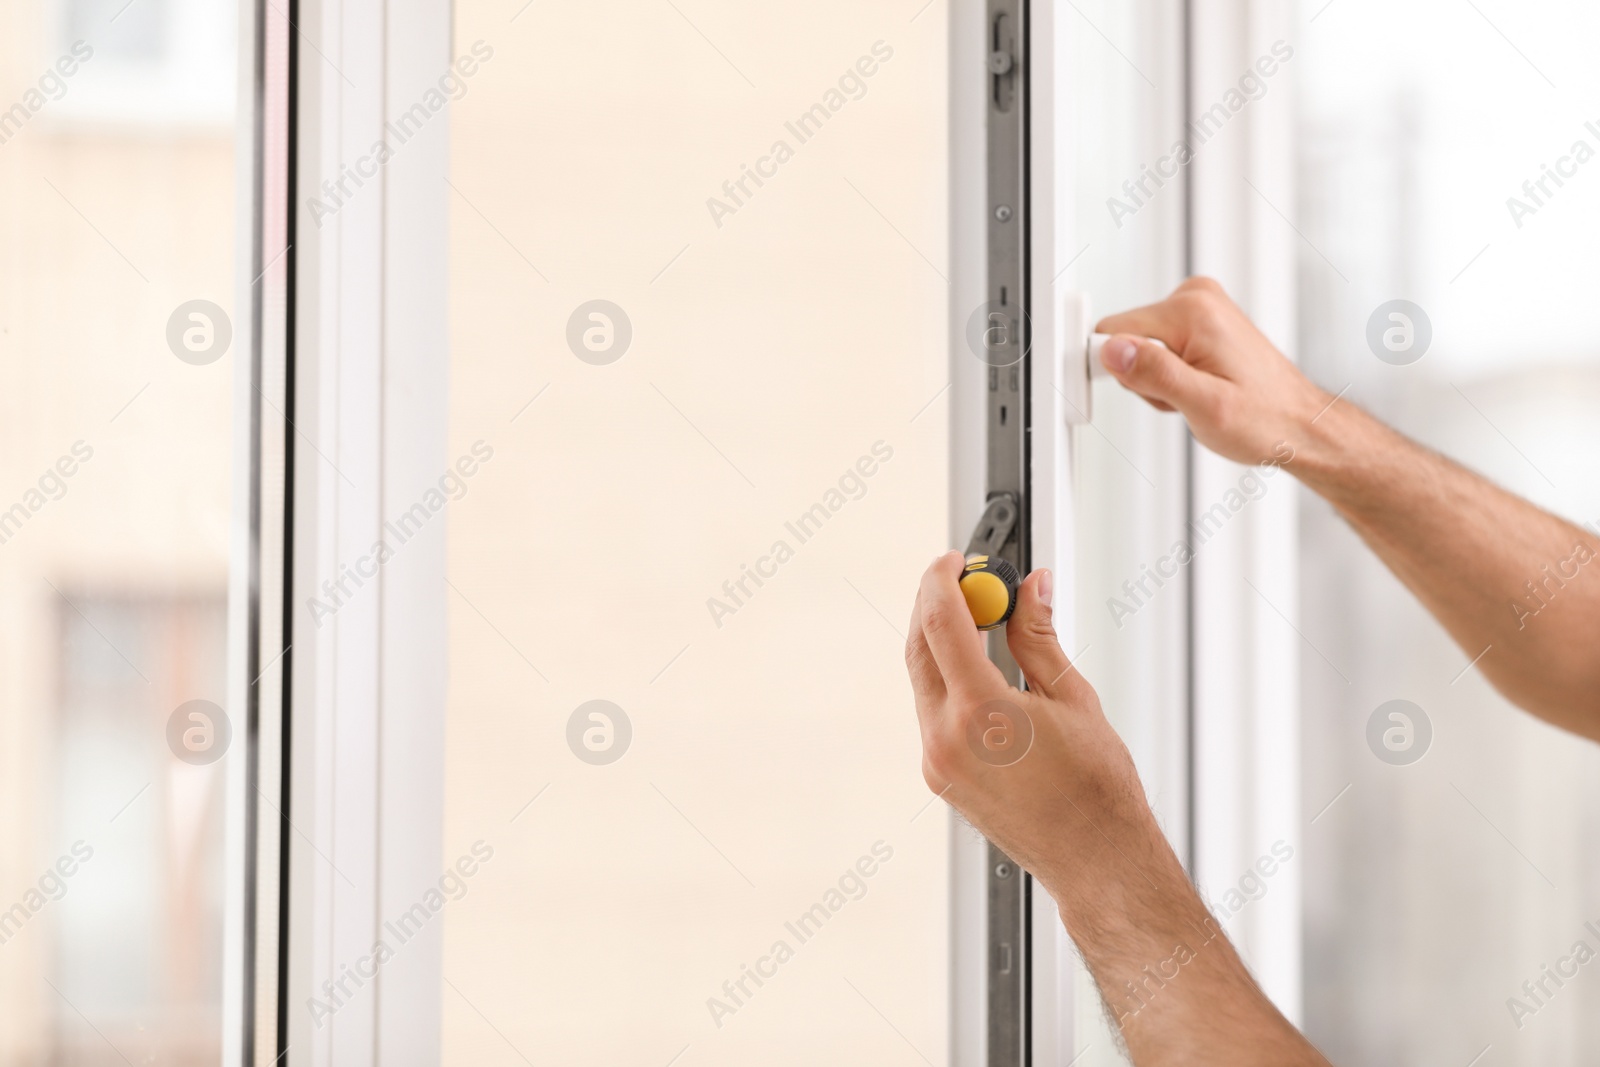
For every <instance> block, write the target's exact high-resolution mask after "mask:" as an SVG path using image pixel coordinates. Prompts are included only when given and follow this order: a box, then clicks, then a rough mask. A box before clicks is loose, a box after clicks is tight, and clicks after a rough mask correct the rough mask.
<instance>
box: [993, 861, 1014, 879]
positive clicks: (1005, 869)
mask: <svg viewBox="0 0 1600 1067" xmlns="http://www.w3.org/2000/svg"><path fill="white" fill-rule="evenodd" d="M994 876H995V877H996V878H1010V877H1011V864H1009V863H997V864H995V865H994Z"/></svg>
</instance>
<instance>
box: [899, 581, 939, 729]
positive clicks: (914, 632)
mask: <svg viewBox="0 0 1600 1067" xmlns="http://www.w3.org/2000/svg"><path fill="white" fill-rule="evenodd" d="M906 672H907V673H908V674H910V675H911V691H912V693H913V694H915V696H916V699H917V713H918V715H921V714H922V713H923V712H924V711H925V710H927V709H930V708H932V707H934V706H935V705H936V704H937V702H938V701H939V700H940V698H942V697H943V696H944V691H945V690H944V678H943V676H941V675H940V674H939V667H938V665H937V664H935V663H934V662H933V651H932V650H931V649H929V648H928V639H927V637H926V636H925V635H924V634H923V632H922V593H921V592H920V591H919V592H918V593H917V599H916V602H915V603H914V604H913V605H912V606H911V629H910V630H909V631H908V632H907V636H906Z"/></svg>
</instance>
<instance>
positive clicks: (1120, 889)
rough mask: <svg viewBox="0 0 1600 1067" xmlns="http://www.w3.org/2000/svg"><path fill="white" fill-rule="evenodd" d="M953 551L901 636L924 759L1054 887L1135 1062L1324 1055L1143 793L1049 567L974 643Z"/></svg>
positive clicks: (930, 576) (1302, 1060)
mask: <svg viewBox="0 0 1600 1067" xmlns="http://www.w3.org/2000/svg"><path fill="white" fill-rule="evenodd" d="M962 567H963V560H962V557H961V554H960V553H958V552H951V553H948V554H946V555H943V556H940V557H939V558H938V559H936V560H934V561H933V564H932V565H931V566H930V567H929V568H928V570H927V573H926V574H924V575H923V578H922V587H921V589H920V590H919V591H918V593H917V604H916V607H915V608H914V609H913V611H912V617H911V636H910V638H909V640H908V641H907V642H906V667H907V668H908V669H909V671H910V672H911V684H912V688H913V689H914V690H915V691H916V702H917V719H918V720H919V722H920V723H921V727H922V774H923V777H924V778H925V779H926V780H927V783H928V788H929V789H932V790H933V791H934V792H935V793H938V794H939V795H940V796H942V797H944V798H945V799H946V800H948V801H949V802H950V803H951V804H952V805H954V806H955V808H956V809H957V810H958V811H960V812H961V813H962V814H963V815H965V816H966V817H967V819H968V820H969V821H971V823H972V824H973V825H974V826H976V827H977V828H978V829H979V830H981V831H983V833H984V834H985V835H986V836H987V837H988V838H989V840H991V841H993V842H994V843H995V844H997V845H999V846H1000V848H1002V849H1003V850H1004V851H1005V853H1006V854H1007V855H1008V856H1010V857H1011V858H1012V859H1014V860H1016V861H1017V862H1018V863H1020V864H1021V865H1022V866H1023V868H1024V869H1025V870H1027V871H1028V872H1029V873H1030V874H1032V875H1033V876H1034V877H1035V878H1036V879H1038V881H1039V884H1040V885H1041V886H1043V888H1044V889H1045V890H1046V891H1048V892H1049V893H1050V895H1051V897H1053V898H1054V900H1055V902H1056V905H1057V907H1058V908H1059V909H1060V912H1061V918H1062V921H1063V922H1064V923H1065V924H1066V928H1067V932H1068V933H1069V934H1071V935H1072V939H1073V941H1074V942H1076V943H1077V946H1078V950H1079V952H1080V953H1082V955H1083V959H1084V962H1085V964H1087V966H1088V968H1089V970H1090V972H1091V973H1092V974H1093V975H1094V977H1095V981H1096V982H1097V983H1098V984H1099V987H1100V993H1101V996H1102V997H1103V998H1104V999H1105V1002H1106V1007H1107V1010H1108V1011H1109V1012H1110V1014H1111V1015H1112V1017H1113V1018H1114V1019H1115V1020H1116V1023H1117V1028H1118V1030H1119V1031H1120V1033H1121V1036H1122V1039H1123V1041H1124V1042H1126V1044H1127V1047H1128V1053H1129V1055H1130V1056H1131V1057H1132V1059H1133V1062H1134V1063H1135V1064H1137V1065H1138V1067H1177V1065H1178V1064H1183V1065H1185V1067H1202V1065H1203V1067H1209V1065H1216V1067H1223V1065H1226V1067H1258V1065H1259V1067H1269V1065H1270V1067H1327V1061H1326V1060H1324V1059H1323V1058H1322V1057H1321V1056H1320V1055H1318V1053H1317V1051H1316V1049H1314V1048H1312V1047H1311V1045H1310V1044H1308V1043H1307V1042H1306V1040H1305V1038H1303V1037H1301V1036H1300V1034H1298V1033H1297V1032H1296V1031H1295V1029H1294V1027H1292V1026H1290V1025H1289V1024H1288V1022H1287V1021H1286V1020H1285V1019H1284V1018H1283V1016H1282V1015H1280V1014H1279V1013H1278V1011H1277V1009H1276V1008H1274V1007H1273V1006H1272V1004H1271V1002H1270V1001H1268V1000H1267V998H1266V997H1265V996H1263V995H1262V993H1261V990H1260V989H1258V988H1257V987H1256V984H1255V982H1254V981H1252V980H1251V978H1250V975H1249V972H1247V971H1246V970H1245V968H1244V965H1243V964H1242V963H1241V962H1240V961H1239V957H1238V955H1237V954H1236V953H1235V952H1234V950H1233V946H1232V945H1230V944H1229V943H1228V939H1227V938H1226V937H1224V936H1223V935H1222V931H1221V928H1220V927H1218V925H1217V923H1216V920H1215V919H1213V918H1212V917H1211V915H1210V914H1209V913H1208V912H1207V911H1206V908H1205V905H1204V904H1202V903H1201V901H1200V898H1199V896H1198V895H1197V894H1196V893H1195V891H1194V887H1193V886H1191V885H1190V884H1189V880H1188V877H1187V875H1186V874H1185V873H1184V870H1183V866H1182V865H1181V864H1180V863H1179V862H1178V858H1177V856H1175V855H1174V854H1173V852H1172V849H1171V847H1170V846H1169V845H1168V844H1167V840H1166V838H1165V837H1164V836H1162V833H1161V829H1160V827H1159V826H1158V825H1157V824H1156V820H1155V816H1154V815H1153V814H1152V813H1151V811H1150V808H1149V805H1148V804H1147V803H1146V802H1145V798H1144V789H1143V788H1142V787H1141V786H1140V784H1139V776H1138V773H1137V772H1136V771H1135V770H1134V766H1133V760H1132V759H1131V758H1130V757H1129V755H1128V750H1127V748H1126V747H1125V746H1124V745H1123V744H1122V740H1121V738H1119V737H1118V736H1117V734H1116V731H1115V730H1113V729H1112V728H1111V724H1110V723H1109V722H1107V721H1106V717H1105V715H1104V714H1102V713H1101V711H1100V701H1099V698H1098V697H1096V696H1095V692H1094V689H1093V688H1091V687H1090V685H1089V683H1088V682H1087V681H1085V680H1084V678H1083V676H1082V675H1080V674H1079V673H1078V672H1077V671H1076V670H1075V669H1074V668H1073V666H1072V664H1071V663H1069V662H1068V661H1067V657H1066V654H1065V653H1064V652H1062V650H1061V644H1060V642H1058V641H1057V640H1056V634H1055V627H1054V625H1053V623H1052V622H1051V615H1050V610H1051V605H1050V594H1051V588H1050V585H1051V575H1050V573H1049V572H1048V571H1035V572H1034V573H1033V574H1031V575H1029V576H1028V578H1027V580H1026V581H1024V582H1023V583H1022V588H1021V589H1020V590H1019V591H1018V594H1017V608H1016V611H1015V612H1014V613H1013V614H1012V616H1011V620H1010V621H1009V622H1008V623H1006V642H1007V644H1008V645H1009V646H1010V648H1011V654H1012V656H1013V657H1014V658H1015V659H1016V661H1017V665H1018V666H1020V667H1021V668H1022V673H1023V676H1024V677H1025V678H1026V679H1027V683H1028V688H1027V690H1026V691H1019V690H1017V689H1015V688H1013V687H1012V686H1010V685H1008V684H1006V681H1005V678H1004V677H1002V676H1001V674H1000V671H999V670H998V669H997V668H996V667H995V666H994V664H993V663H991V662H990V661H989V659H988V657H987V656H986V655H985V654H984V646H983V635H982V634H981V633H979V632H978V628H977V627H976V626H975V625H974V624H973V622H972V616H971V614H970V613H969V612H968V610H967V605H966V601H965V599H964V598H963V597H962V595H961V590H960V587H959V584H958V583H959V580H960V577H961V572H962Z"/></svg>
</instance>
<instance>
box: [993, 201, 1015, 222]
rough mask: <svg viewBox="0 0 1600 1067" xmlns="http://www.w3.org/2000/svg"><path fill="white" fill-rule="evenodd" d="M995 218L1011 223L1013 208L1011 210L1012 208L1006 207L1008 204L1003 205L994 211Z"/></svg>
mask: <svg viewBox="0 0 1600 1067" xmlns="http://www.w3.org/2000/svg"><path fill="white" fill-rule="evenodd" d="M994 217H995V218H997V219H999V220H1000V221H1001V222H1010V221H1011V208H1010V206H1009V205H1006V204H1001V205H1000V206H999V207H997V208H995V209H994Z"/></svg>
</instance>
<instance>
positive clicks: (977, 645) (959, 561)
mask: <svg viewBox="0 0 1600 1067" xmlns="http://www.w3.org/2000/svg"><path fill="white" fill-rule="evenodd" d="M965 565H966V560H965V559H964V558H963V557H962V555H961V553H959V552H953V551H952V552H946V553H945V554H944V555H942V556H940V557H939V558H938V559H936V560H934V561H933V563H932V564H931V565H930V566H929V567H928V569H927V570H926V571H925V572H924V573H923V575H922V587H921V589H920V590H918V592H917V610H918V613H919V615H920V621H921V630H922V637H923V640H924V641H925V642H926V643H927V646H928V651H929V652H931V653H932V654H933V662H934V663H935V664H936V665H937V667H938V673H939V676H940V678H941V680H942V681H943V683H944V686H945V688H946V689H948V690H950V691H951V692H955V693H965V694H974V693H980V692H983V691H985V690H987V689H993V688H994V687H996V686H1004V685H1005V684H1006V683H1005V678H1004V677H1003V676H1002V675H1001V674H1000V669H999V668H998V667H996V666H995V665H994V664H993V663H991V662H990V661H989V657H988V655H986V654H985V652H984V647H983V635H982V634H981V633H979V632H978V626H977V624H976V623H974V622H973V621H972V612H971V610H970V609H968V607H967V600H966V597H964V596H962V595H961V587H960V585H959V582H960V580H961V571H962V568H963V567H964V566H965Z"/></svg>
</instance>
